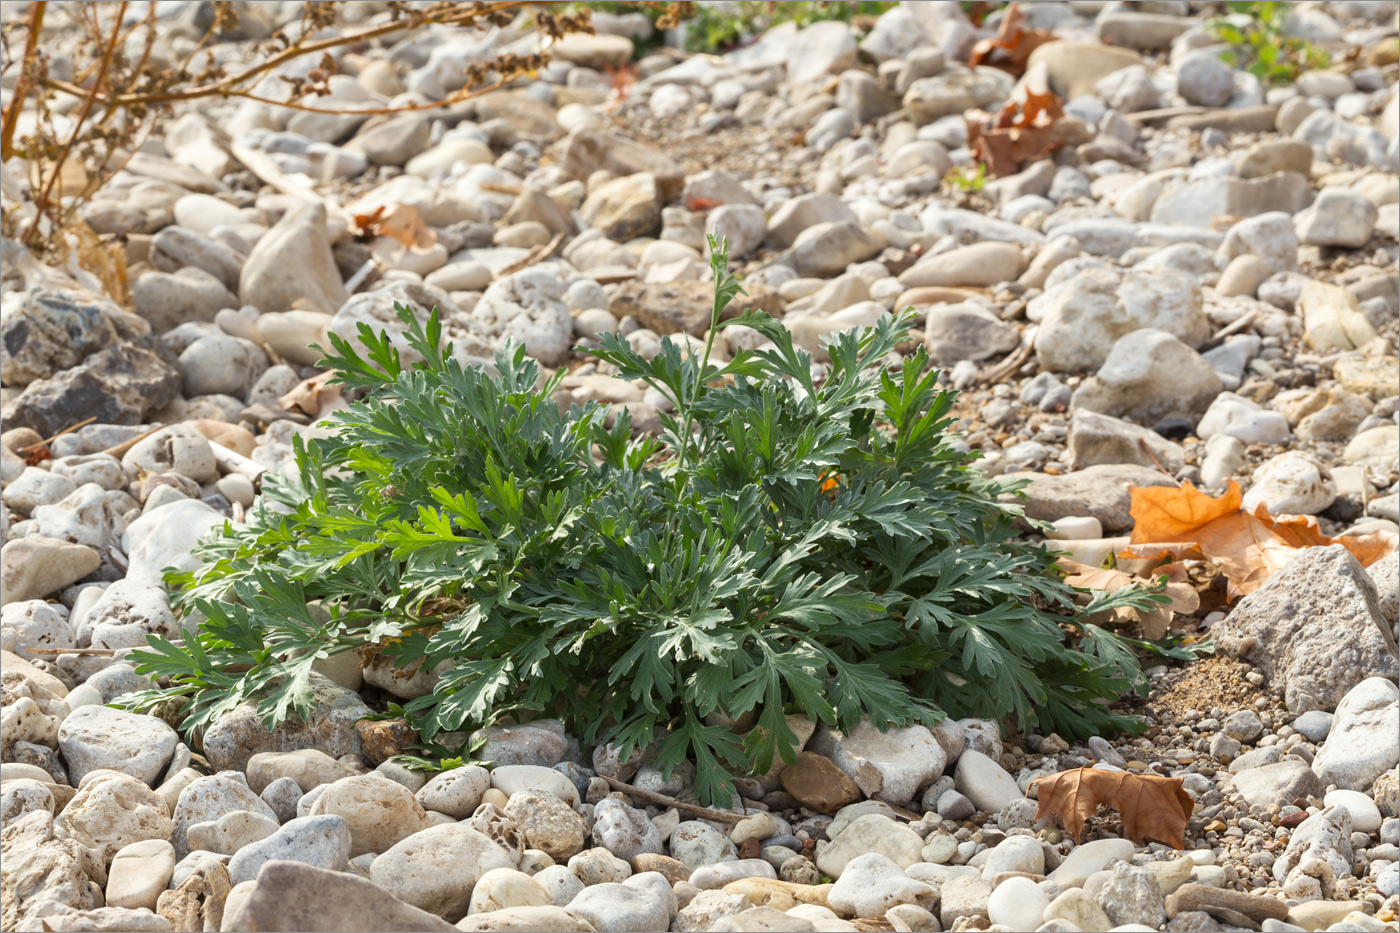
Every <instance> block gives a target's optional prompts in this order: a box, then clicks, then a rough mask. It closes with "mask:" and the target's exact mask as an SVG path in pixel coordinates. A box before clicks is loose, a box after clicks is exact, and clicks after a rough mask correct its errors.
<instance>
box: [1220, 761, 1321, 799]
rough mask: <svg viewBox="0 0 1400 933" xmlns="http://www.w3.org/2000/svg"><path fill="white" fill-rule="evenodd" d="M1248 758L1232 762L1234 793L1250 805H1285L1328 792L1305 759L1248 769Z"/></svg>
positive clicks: (1266, 764) (1259, 764)
mask: <svg viewBox="0 0 1400 933" xmlns="http://www.w3.org/2000/svg"><path fill="white" fill-rule="evenodd" d="M1253 754H1254V753H1253V752H1251V753H1249V755H1253ZM1249 755H1241V756H1240V757H1239V758H1237V759H1235V760H1234V761H1232V762H1231V763H1230V767H1231V768H1232V769H1234V770H1235V776H1234V779H1233V788H1234V791H1235V793H1237V794H1239V795H1240V797H1242V798H1243V799H1244V801H1245V802H1246V803H1247V804H1249V805H1250V806H1260V807H1267V806H1270V805H1274V806H1284V805H1286V804H1288V803H1291V802H1292V801H1294V800H1297V799H1298V798H1299V797H1315V796H1318V795H1320V794H1321V793H1322V792H1323V791H1324V790H1326V785H1325V784H1323V783H1322V782H1321V781H1320V780H1318V778H1317V775H1315V774H1313V772H1312V770H1311V769H1310V768H1308V764H1307V762H1305V761H1303V760H1302V759H1299V758H1287V759H1284V760H1282V761H1275V762H1272V763H1267V762H1264V763H1256V766H1255V767H1246V765H1248V764H1249V762H1248V761H1247V760H1246V759H1247V758H1248V757H1249Z"/></svg>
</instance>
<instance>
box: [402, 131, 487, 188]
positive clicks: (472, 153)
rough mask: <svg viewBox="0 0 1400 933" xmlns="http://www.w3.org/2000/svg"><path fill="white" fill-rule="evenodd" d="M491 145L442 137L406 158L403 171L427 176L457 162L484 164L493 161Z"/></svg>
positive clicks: (465, 139) (479, 141) (473, 140)
mask: <svg viewBox="0 0 1400 933" xmlns="http://www.w3.org/2000/svg"><path fill="white" fill-rule="evenodd" d="M494 158H495V157H494V156H493V155H492V152H491V147H490V146H488V145H487V144H486V143H484V142H482V141H481V140H479V139H467V138H459V139H444V140H443V141H442V142H440V143H438V144H437V145H436V146H433V147H432V148H431V149H425V150H424V151H422V152H420V153H418V154H417V155H415V156H413V157H412V158H410V159H409V160H408V162H407V163H406V164H405V165H404V171H405V172H407V173H408V174H410V175H416V176H418V177H420V178H427V177H429V176H430V175H432V174H433V173H435V172H439V171H442V170H444V169H451V168H453V167H454V166H455V165H457V163H459V162H461V163H465V164H466V165H484V164H488V163H490V162H491V161H493V159H494Z"/></svg>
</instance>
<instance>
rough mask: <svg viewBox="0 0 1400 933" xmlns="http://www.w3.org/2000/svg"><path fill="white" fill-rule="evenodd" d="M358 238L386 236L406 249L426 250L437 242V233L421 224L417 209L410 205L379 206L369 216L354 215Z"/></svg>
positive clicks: (421, 219)
mask: <svg viewBox="0 0 1400 933" xmlns="http://www.w3.org/2000/svg"><path fill="white" fill-rule="evenodd" d="M354 220H355V226H356V227H357V228H358V234H359V235H360V236H386V237H389V238H390V239H391V240H397V241H399V242H400V243H402V244H403V245H404V246H405V247H406V248H413V247H417V248H418V249H427V248H428V247H429V246H432V245H433V244H434V243H436V242H437V233H435V232H434V231H433V228H432V227H429V226H428V225H427V224H426V223H424V222H423V218H422V217H421V216H420V215H419V213H418V208H416V207H414V206H412V205H411V204H394V205H392V206H387V207H386V206H380V207H377V208H375V210H374V211H373V212H372V213H369V214H356V215H354Z"/></svg>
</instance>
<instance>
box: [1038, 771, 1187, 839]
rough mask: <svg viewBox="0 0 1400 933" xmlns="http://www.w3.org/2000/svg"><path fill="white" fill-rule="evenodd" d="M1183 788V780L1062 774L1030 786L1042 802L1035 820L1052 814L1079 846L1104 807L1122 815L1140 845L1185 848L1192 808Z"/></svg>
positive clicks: (1131, 836) (1121, 774) (1121, 773)
mask: <svg viewBox="0 0 1400 933" xmlns="http://www.w3.org/2000/svg"><path fill="white" fill-rule="evenodd" d="M1184 783H1185V779H1184V778H1169V777H1160V776H1158V775H1155V774H1134V773H1133V772H1131V771H1105V770H1102V769H1099V768H1078V769H1076V770H1073V771H1061V772H1059V773H1058V774H1050V775H1046V776H1045V777H1043V778H1037V779H1036V780H1034V781H1032V782H1031V787H1034V788H1035V789H1036V795H1037V797H1038V798H1039V801H1040V806H1039V808H1038V809H1037V810H1036V814H1035V818H1036V819H1037V820H1042V819H1044V818H1045V817H1047V816H1049V815H1050V814H1052V813H1053V814H1054V815H1055V816H1057V817H1059V820H1060V825H1061V826H1063V827H1064V828H1065V832H1067V833H1069V835H1070V838H1072V839H1073V840H1074V841H1075V844H1076V845H1077V844H1078V843H1079V839H1080V836H1081V835H1083V833H1084V821H1085V820H1087V819H1088V818H1089V817H1091V816H1093V815H1094V812H1095V811H1096V810H1097V809H1098V806H1099V804H1106V805H1107V806H1110V807H1112V808H1113V809H1115V810H1117V811H1118V813H1119V815H1120V816H1121V817H1122V818H1123V832H1124V833H1126V834H1127V836H1128V838H1129V839H1131V840H1132V841H1133V842H1134V843H1135V844H1137V845H1145V844H1146V843H1147V842H1149V841H1150V842H1160V843H1163V844H1165V845H1169V846H1171V847H1172V848H1174V849H1183V848H1185V847H1186V846H1185V842H1184V840H1183V839H1182V836H1183V835H1184V834H1185V832H1186V823H1187V821H1188V820H1190V819H1191V809H1192V806H1193V801H1192V800H1191V795H1190V794H1188V793H1186V790H1185V788H1184V787H1183V786H1182V785H1183V784H1184Z"/></svg>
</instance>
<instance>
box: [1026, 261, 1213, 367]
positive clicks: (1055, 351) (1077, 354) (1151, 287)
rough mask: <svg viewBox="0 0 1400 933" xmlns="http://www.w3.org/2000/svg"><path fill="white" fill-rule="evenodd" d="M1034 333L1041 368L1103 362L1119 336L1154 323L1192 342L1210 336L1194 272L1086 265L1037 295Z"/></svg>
mask: <svg viewBox="0 0 1400 933" xmlns="http://www.w3.org/2000/svg"><path fill="white" fill-rule="evenodd" d="M1027 310H1028V313H1029V314H1030V316H1031V318H1032V320H1040V322H1041V325H1040V330H1039V331H1038V332H1037V333H1036V337H1035V352H1036V358H1037V359H1038V360H1039V361H1040V365H1041V368H1042V369H1047V370H1051V371H1054V372H1082V371H1084V370H1088V369H1096V368H1097V367H1099V366H1102V365H1103V363H1104V361H1105V360H1106V359H1107V357H1108V354H1109V351H1110V350H1111V349H1112V348H1113V345H1114V344H1115V343H1116V342H1117V341H1118V339H1119V338H1120V337H1123V336H1125V335H1127V334H1131V333H1132V332H1133V331H1136V330H1141V329H1142V328H1146V327H1150V328H1154V329H1156V330H1161V331H1166V332H1167V333H1169V334H1171V335H1172V336H1174V337H1176V338H1177V339H1178V340H1180V341H1182V342H1183V343H1185V344H1186V345H1187V346H1189V347H1199V346H1200V345H1201V344H1202V343H1204V342H1205V340H1206V338H1207V337H1209V336H1210V333H1211V325H1210V321H1209V320H1207V318H1206V315H1205V310H1204V305H1203V304H1202V299H1201V290H1200V287H1199V286H1198V285H1197V283H1196V279H1195V277H1194V276H1192V275H1191V274H1190V273H1187V272H1182V271H1181V270H1179V269H1156V270H1151V271H1130V272H1125V273H1121V274H1120V273H1116V272H1112V271H1109V270H1107V269H1094V268H1090V269H1084V270H1082V271H1080V272H1079V273H1078V274H1077V275H1075V276H1073V277H1072V278H1070V279H1069V280H1068V281H1065V282H1063V283H1061V284H1058V285H1056V286H1054V287H1051V288H1050V289H1048V290H1047V291H1046V293H1045V294H1044V295H1042V296H1041V297H1039V298H1037V299H1034V300H1033V301H1032V302H1031V306H1030V307H1029V308H1028V309H1027Z"/></svg>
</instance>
